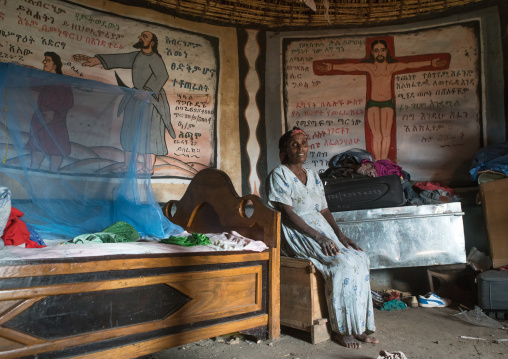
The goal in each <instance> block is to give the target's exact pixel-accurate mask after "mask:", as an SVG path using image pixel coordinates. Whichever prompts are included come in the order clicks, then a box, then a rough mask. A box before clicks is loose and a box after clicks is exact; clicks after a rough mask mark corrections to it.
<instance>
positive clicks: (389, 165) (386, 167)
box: [362, 160, 404, 178]
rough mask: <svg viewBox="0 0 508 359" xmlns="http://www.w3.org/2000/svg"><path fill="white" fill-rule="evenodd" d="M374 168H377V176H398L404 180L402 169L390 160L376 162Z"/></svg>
mask: <svg viewBox="0 0 508 359" xmlns="http://www.w3.org/2000/svg"><path fill="white" fill-rule="evenodd" d="M368 162H371V161H369V160H363V161H362V163H368ZM374 167H375V168H376V172H377V176H378V177H381V176H389V175H397V176H399V177H402V178H404V174H403V173H402V167H400V166H399V165H396V164H395V163H393V162H392V161H390V160H378V161H375V162H374Z"/></svg>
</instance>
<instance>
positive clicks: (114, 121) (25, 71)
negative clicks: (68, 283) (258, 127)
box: [0, 63, 183, 239]
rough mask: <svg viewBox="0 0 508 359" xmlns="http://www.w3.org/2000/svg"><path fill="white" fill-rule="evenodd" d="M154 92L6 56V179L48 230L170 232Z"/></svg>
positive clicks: (1, 67)
mask: <svg viewBox="0 0 508 359" xmlns="http://www.w3.org/2000/svg"><path fill="white" fill-rule="evenodd" d="M149 96H155V94H152V93H150V92H146V91H137V90H134V89H130V88H124V87H118V86H112V85H108V84H104V83H101V82H96V81H91V80H84V79H80V78H76V77H70V76H65V75H59V74H54V73H51V72H45V71H41V70H37V69H32V68H27V67H22V66H17V65H14V64H6V63H0V107H1V111H0V121H1V123H0V161H2V162H1V164H0V170H1V173H0V186H6V187H8V188H9V189H10V190H11V192H12V206H13V207H15V208H17V209H19V210H20V211H22V212H24V216H23V217H22V220H23V221H24V222H26V223H28V224H29V225H31V226H32V227H33V228H34V229H35V230H36V231H37V232H38V233H39V234H40V235H41V236H42V237H43V238H47V239H54V238H74V237H75V236H77V235H80V234H85V233H95V232H100V231H102V230H103V229H105V228H106V227H108V226H110V225H111V224H113V223H115V222H118V221H124V222H127V223H130V224H131V225H133V226H134V227H135V228H136V230H137V231H138V232H139V233H140V234H141V235H142V236H145V237H156V238H167V237H169V236H170V235H172V234H178V233H181V232H182V231H183V229H182V228H181V227H179V226H177V225H175V224H173V223H171V222H170V221H169V220H168V219H167V218H166V217H165V216H164V215H163V214H162V210H161V208H160V206H159V204H158V203H157V201H156V199H155V196H154V193H153V190H152V187H151V184H150V178H151V172H152V163H153V162H152V161H153V159H152V158H153V157H152V155H151V153H150V118H151V113H150V111H156V109H154V108H151V107H150V105H149V101H148V100H149Z"/></svg>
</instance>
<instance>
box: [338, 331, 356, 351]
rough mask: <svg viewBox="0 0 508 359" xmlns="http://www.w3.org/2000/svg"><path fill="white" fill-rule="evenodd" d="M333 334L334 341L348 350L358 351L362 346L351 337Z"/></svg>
mask: <svg viewBox="0 0 508 359" xmlns="http://www.w3.org/2000/svg"><path fill="white" fill-rule="evenodd" d="M334 334H335V340H337V341H338V342H339V344H340V345H342V346H344V347H346V348H350V349H360V348H361V347H362V344H361V343H360V342H359V341H358V340H356V339H355V337H354V336H352V335H342V334H338V333H334Z"/></svg>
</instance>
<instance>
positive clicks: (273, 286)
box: [268, 247, 280, 340]
mask: <svg viewBox="0 0 508 359" xmlns="http://www.w3.org/2000/svg"><path fill="white" fill-rule="evenodd" d="M268 276H269V278H270V289H269V300H268V306H269V308H268V313H269V316H268V318H269V320H268V338H269V339H270V340H273V339H277V338H279V337H280V252H279V248H278V247H276V248H271V249H270V268H269V275H268Z"/></svg>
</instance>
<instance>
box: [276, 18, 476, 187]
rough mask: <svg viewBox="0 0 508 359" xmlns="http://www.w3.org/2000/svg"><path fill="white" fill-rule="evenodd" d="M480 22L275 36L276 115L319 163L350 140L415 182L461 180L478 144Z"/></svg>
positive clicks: (313, 163)
mask: <svg viewBox="0 0 508 359" xmlns="http://www.w3.org/2000/svg"><path fill="white" fill-rule="evenodd" d="M479 68H480V50H479V39H478V24H477V23H475V22H469V23H464V24H458V25H450V26H443V27H436V28H426V29H421V30H415V31H408V32H396V33H385V34H380V35H367V36H363V35H355V36H340V37H309V38H285V39H284V40H283V74H282V76H283V84H284V85H283V86H284V89H283V96H284V104H285V105H284V115H285V121H286V127H287V128H288V129H290V128H293V126H297V127H300V128H302V129H303V130H304V131H306V132H307V134H308V135H309V137H310V141H309V145H310V149H309V157H308V159H307V166H309V167H310V168H312V169H314V170H317V171H320V172H322V171H324V170H326V168H328V166H329V161H330V159H331V158H332V157H333V156H334V155H337V154H340V153H342V152H344V151H347V150H349V149H353V148H359V149H363V150H367V151H368V152H370V153H371V154H372V156H373V158H374V159H375V160H381V159H388V160H390V161H392V162H394V163H397V164H398V165H400V166H401V167H402V168H403V170H405V171H406V172H408V173H409V174H410V175H411V178H412V179H416V180H434V181H442V182H445V183H450V182H454V183H464V182H467V181H469V173H468V171H469V168H470V165H471V160H472V158H473V156H474V154H475V153H476V151H477V150H478V149H479V148H480V147H481V141H482V140H481V138H482V112H481V97H480V92H481V91H480V90H481V73H480V70H479Z"/></svg>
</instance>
